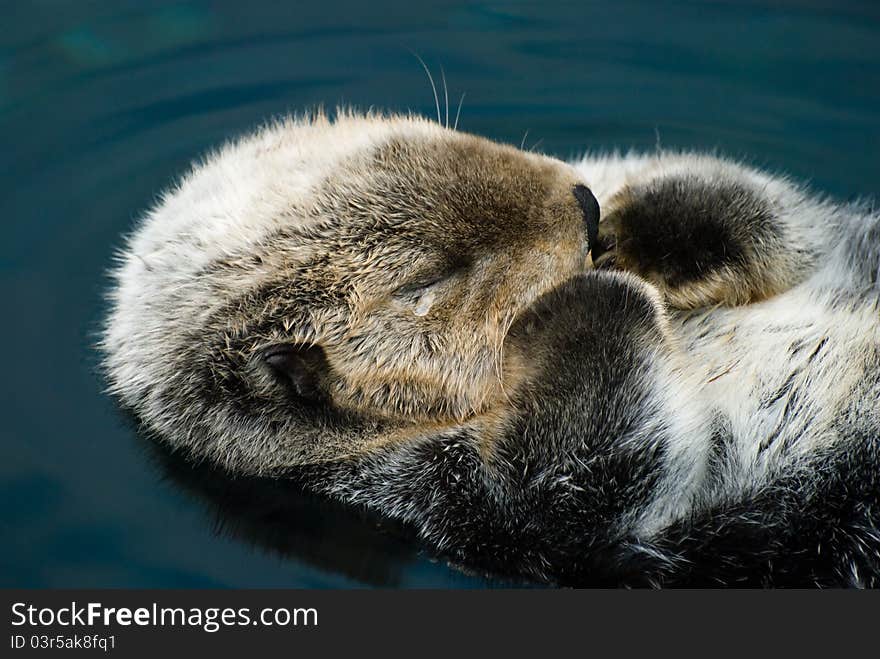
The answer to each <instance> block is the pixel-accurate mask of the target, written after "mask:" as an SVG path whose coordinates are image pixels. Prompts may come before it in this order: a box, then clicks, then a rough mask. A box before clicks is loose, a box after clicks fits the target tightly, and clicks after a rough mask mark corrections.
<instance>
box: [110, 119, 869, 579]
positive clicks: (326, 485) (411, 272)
mask: <svg viewBox="0 0 880 659" xmlns="http://www.w3.org/2000/svg"><path fill="white" fill-rule="evenodd" d="M878 270H880V215H878V214H877V213H875V212H873V211H871V210H870V209H868V208H865V207H858V206H852V205H849V206H845V205H838V204H834V203H831V202H829V201H824V200H821V199H818V198H816V197H814V196H812V195H810V194H809V193H808V192H807V191H805V190H804V189H802V188H801V187H799V186H797V185H795V184H793V183H791V182H789V181H787V180H785V179H783V178H780V177H775V176H771V175H768V174H766V173H763V172H760V171H756V170H753V169H751V168H749V167H746V166H743V165H741V164H737V163H734V162H731V161H727V160H724V159H721V158H717V157H711V156H706V155H697V154H678V153H668V152H659V153H657V154H652V155H644V156H641V155H626V156H602V157H586V158H584V159H583V160H581V161H576V162H571V163H564V162H561V161H558V160H555V159H553V158H550V157H546V156H543V155H537V154H532V153H524V152H522V151H520V150H517V149H515V148H512V147H510V146H505V145H501V144H497V143H493V142H491V141H489V140H486V139H483V138H480V137H476V136H472V135H467V134H464V133H461V132H458V131H455V130H449V129H448V128H444V127H443V126H441V125H439V124H437V123H433V122H430V121H428V120H425V119H422V118H419V117H415V116H385V115H378V114H374V115H361V114H356V113H340V115H339V116H338V117H336V118H335V119H334V120H331V119H328V118H327V117H325V116H323V115H320V114H318V115H315V116H309V117H303V118H298V119H287V120H283V121H279V122H276V123H274V124H271V125H269V126H267V127H265V128H263V129H261V130H259V131H258V132H256V133H254V134H252V135H249V136H246V137H244V138H242V139H239V140H237V141H235V142H233V143H230V144H227V145H226V146H224V147H223V148H222V149H220V150H219V151H218V152H216V153H214V154H211V155H210V156H208V157H207V158H206V159H205V160H204V161H203V162H201V163H199V164H197V165H195V166H194V168H193V169H192V171H191V172H190V173H189V174H187V175H186V176H185V177H184V178H183V179H182V180H181V181H180V182H179V184H178V185H177V186H176V187H175V188H174V189H172V190H170V191H169V192H168V193H166V194H165V195H164V197H163V198H162V199H161V201H160V202H159V203H158V205H157V206H156V207H155V208H153V209H152V210H151V211H150V212H149V213H148V214H147V215H146V217H145V218H144V219H143V221H142V222H141V223H140V225H139V226H138V227H137V228H136V229H135V231H134V232H133V234H132V235H131V237H130V238H129V239H128V241H127V244H126V246H125V248H124V249H123V251H122V252H121V255H120V260H119V265H118V267H117V268H116V270H115V272H114V285H113V288H112V290H111V293H110V302H111V309H110V312H109V316H108V319H107V322H106V327H105V331H104V335H103V339H102V344H101V348H102V350H103V353H104V364H105V367H106V374H107V379H108V381H109V389H110V391H111V392H112V393H113V394H114V395H115V396H117V397H118V398H119V400H120V401H121V403H122V404H123V405H124V406H126V407H128V408H130V409H131V410H132V411H133V412H134V413H135V414H136V415H137V416H138V417H139V418H140V419H141V421H142V423H143V426H144V428H145V429H146V430H147V431H148V432H150V433H151V434H153V435H155V436H156V437H157V438H158V440H159V441H161V442H164V443H167V444H168V445H170V446H173V447H175V448H176V449H179V450H181V451H183V452H184V453H185V454H186V455H188V456H190V458H191V459H192V460H194V461H205V460H207V461H210V462H211V463H213V464H216V465H219V466H221V467H223V468H224V469H226V470H228V471H229V472H230V473H231V474H245V475H259V476H271V477H275V478H279V479H283V478H289V479H296V480H297V481H299V482H302V483H304V484H305V485H306V487H308V488H310V489H311V490H312V491H314V492H317V493H320V494H323V495H325V496H327V497H330V498H333V499H335V500H338V501H341V502H345V503H347V504H351V505H357V506H365V507H367V508H369V509H372V510H375V511H377V512H379V513H381V514H382V515H385V516H387V517H389V518H393V519H395V520H399V521H401V522H403V523H405V524H406V525H408V526H410V527H411V528H413V529H414V530H415V532H416V533H417V534H418V535H419V536H420V537H421V538H422V540H423V541H424V542H425V543H426V544H427V545H428V546H429V547H430V548H431V549H432V550H433V551H434V552H436V553H437V554H439V555H442V556H444V557H445V558H447V559H448V560H450V561H451V562H453V563H455V564H458V565H462V566H465V567H467V568H468V569H470V570H476V571H482V572H485V573H489V574H495V575H503V576H511V577H516V578H522V579H528V580H534V581H539V582H544V583H550V584H558V585H575V586H582V585H625V586H673V585H690V586H694V585H820V586H822V585H824V586H829V585H853V586H874V585H877V583H878V580H880V529H878V525H880V455H878V449H880V405H878V400H880V284H878ZM291 523H295V520H291ZM339 541H340V542H345V539H344V538H340V539H339Z"/></svg>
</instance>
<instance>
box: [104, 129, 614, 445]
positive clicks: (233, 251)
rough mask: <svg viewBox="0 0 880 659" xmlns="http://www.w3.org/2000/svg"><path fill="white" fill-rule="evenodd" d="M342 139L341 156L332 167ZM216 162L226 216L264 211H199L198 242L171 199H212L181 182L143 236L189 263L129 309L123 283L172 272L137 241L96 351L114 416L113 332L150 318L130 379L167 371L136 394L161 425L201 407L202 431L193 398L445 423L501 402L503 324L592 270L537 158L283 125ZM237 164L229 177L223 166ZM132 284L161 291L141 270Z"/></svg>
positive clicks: (591, 218) (574, 193) (443, 138)
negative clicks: (170, 410) (176, 239)
mask: <svg viewBox="0 0 880 659" xmlns="http://www.w3.org/2000/svg"><path fill="white" fill-rule="evenodd" d="M354 135H356V138H352V136H354ZM349 139H350V141H351V142H352V143H353V144H354V146H352V147H351V148H350V149H342V150H340V148H339V146H338V145H339V144H340V143H341V142H342V143H344V142H345V141H346V140H349ZM304 145H307V146H304ZM322 145H324V146H323V147H322ZM333 149H336V151H337V152H338V153H330V154H329V155H328V153H327V152H328V151H332V150H333ZM231 150H232V151H231V155H230V153H229V152H227V153H221V154H220V155H219V156H217V157H216V159H215V160H214V161H212V162H209V163H207V164H206V165H205V167H204V169H206V170H212V169H213V170H218V171H224V172H225V173H226V178H225V179H224V181H223V182H222V185H224V186H226V187H225V188H224V194H227V195H229V194H233V195H234V197H235V199H236V203H239V204H240V205H241V204H242V202H241V201H240V199H241V198H243V197H245V198H250V199H251V201H250V202H249V203H251V204H252V205H253V206H254V207H259V205H260V204H263V205H265V204H266V203H268V202H267V201H266V200H267V199H268V200H270V202H271V203H273V204H274V206H273V207H272V209H271V210H266V209H265V208H262V207H260V208H262V210H261V211H260V213H259V214H258V213H257V212H256V211H249V210H248V207H247V206H241V208H242V209H243V210H242V211H241V212H239V213H238V214H237V215H235V216H234V217H228V215H229V211H228V207H229V205H230V202H227V203H226V204H225V206H224V208H225V209H227V210H225V211H224V212H225V215H224V217H222V218H221V219H218V218H217V215H218V213H220V212H221V210H223V209H221V208H220V207H219V206H218V207H217V208H216V209H211V210H208V209H206V210H205V211H203V215H204V222H205V223H210V222H214V223H215V224H216V225H217V226H216V227H215V228H212V229H207V228H205V227H200V226H199V225H198V222H195V224H194V220H193V219H192V217H191V215H192V213H193V209H192V208H189V207H187V208H186V212H187V213H188V215H187V217H186V218H184V219H179V218H178V219H177V220H174V219H173V218H168V217H167V216H168V215H169V214H170V213H169V211H170V210H171V209H173V207H174V201H175V197H180V196H182V195H186V194H190V195H191V196H193V193H192V192H190V191H189V188H192V187H196V188H201V189H203V194H201V195H195V196H196V197H197V199H198V200H199V201H201V200H203V199H204V198H205V196H206V195H207V196H208V198H210V192H208V191H210V190H211V185H210V184H209V182H205V181H201V180H200V179H199V176H202V172H200V170H196V172H195V174H194V175H193V176H192V177H191V179H190V180H188V181H184V183H183V184H182V185H181V188H180V190H179V191H177V192H176V193H175V194H174V195H172V196H171V197H169V199H168V200H166V201H165V202H164V203H165V207H164V208H160V209H158V211H154V213H153V215H152V217H151V218H148V220H147V223H146V224H145V226H144V227H142V229H141V231H140V233H141V234H149V233H150V230H151V224H155V223H157V222H159V221H160V220H161V221H165V222H166V224H168V225H169V226H170V225H171V223H172V222H173V221H177V222H178V224H181V223H183V224H185V225H186V226H188V227H193V228H191V229H189V230H188V232H187V233H186V236H187V238H186V239H185V240H188V241H189V247H190V248H191V249H194V250H195V252H194V253H195V257H193V256H190V257H189V261H194V262H195V263H192V264H190V265H189V266H188V267H189V268H190V270H189V272H188V273H186V274H183V273H179V274H177V275H175V276H170V275H169V274H168V273H167V272H166V273H164V274H163V275H162V276H163V277H165V278H166V279H168V283H159V284H158V285H155V286H153V287H152V288H150V289H149V290H148V291H145V292H141V294H140V295H139V296H138V297H139V299H137V300H135V299H131V297H132V295H131V294H129V293H126V291H125V286H126V284H127V280H128V279H130V278H131V277H129V276H127V275H128V274H129V273H126V272H125V269H126V268H129V269H140V270H143V264H147V266H151V262H152V267H153V269H154V270H157V269H158V268H160V267H161V266H162V265H164V266H170V267H179V266H177V265H175V264H174V262H173V259H172V257H171V256H169V255H167V254H165V253H164V252H165V251H167V250H166V248H165V247H163V244H161V241H162V240H164V241H165V243H167V241H168V239H167V237H166V238H163V237H162V235H160V233H159V232H156V231H155V230H154V231H153V233H154V234H155V235H154V236H153V237H151V238H150V237H148V236H139V235H138V234H136V235H135V238H134V240H133V242H132V245H131V248H130V254H129V255H128V257H129V258H128V259H127V262H126V263H125V264H124V266H123V271H122V273H121V275H120V276H119V279H120V287H119V290H118V291H117V292H116V293H115V301H116V309H115V310H114V314H115V315H116V317H117V318H114V317H113V316H111V319H110V325H109V329H108V333H107V339H108V340H107V341H105V347H106V348H107V351H108V352H109V353H110V356H109V359H108V362H109V365H110V373H111V379H114V386H115V387H116V388H117V389H118V390H121V392H122V394H123V399H124V400H125V387H128V386H130V385H129V384H127V383H121V378H120V377H118V375H119V373H117V377H116V378H114V368H113V367H114V362H118V363H120V365H121V364H122V361H123V360H122V359H117V354H118V353H119V352H120V350H119V347H118V346H117V347H114V346H113V345H112V341H113V340H116V341H125V342H130V341H132V340H137V337H134V338H132V337H123V336H122V333H121V332H114V324H116V325H118V324H119V322H118V321H119V318H118V317H119V316H120V315H124V314H126V313H139V314H141V315H142V316H143V317H146V314H147V313H149V314H152V315H153V316H156V315H158V316H162V315H163V314H164V315H165V318H166V321H167V322H165V323H162V322H160V321H158V320H157V319H156V318H155V317H153V318H149V319H148V321H149V324H150V325H151V327H150V328H142V329H139V328H135V325H136V323H130V324H129V325H130V326H131V328H132V330H133V331H135V332H136V333H137V332H140V333H142V334H143V339H144V342H145V343H147V344H149V343H152V345H153V346H155V347H158V348H161V350H162V351H164V352H165V354H164V355H154V356H152V357H151V358H147V357H146V356H145V357H144V359H142V360H140V361H141V362H142V363H143V364H144V365H145V367H147V368H154V369H155V368H157V367H156V366H155V364H156V363H157V360H158V361H160V362H161V361H164V362H165V363H164V366H162V367H160V368H162V370H163V372H164V373H165V377H164V378H160V377H159V376H158V375H150V376H148V377H145V376H143V375H142V374H138V376H137V379H138V380H140V381H146V380H149V379H152V380H153V381H152V382H148V383H147V384H149V385H150V386H151V387H154V388H156V387H158V388H160V389H162V390H163V391H164V393H163V395H162V396H161V398H160V399H157V402H158V400H161V401H162V402H161V405H162V406H163V407H165V408H167V407H168V406H169V404H170V405H171V406H174V405H178V406H182V405H184V404H185V403H184V402H183V401H177V400H176V399H178V398H184V397H186V398H189V399H195V398H201V401H200V403H199V405H197V406H193V405H190V406H189V408H188V409H189V410H194V409H199V410H203V411H201V412H193V415H197V414H202V415H204V414H208V413H209V412H210V414H212V415H213V414H215V413H214V412H211V411H210V405H211V404H213V403H210V402H209V403H207V404H206V403H205V398H206V394H205V392H204V391H203V392H201V393H200V392H199V390H198V389H197V388H198V387H201V388H202V389H207V390H210V391H211V392H212V393H211V395H210V399H211V401H214V402H216V403H217V404H218V405H219V404H220V401H235V405H236V406H237V409H247V410H255V411H253V412H252V414H254V415H257V414H260V413H262V411H265V410H269V411H271V414H269V412H267V416H271V417H273V418H276V419H277V418H279V417H280V416H283V414H284V411H285V409H291V410H299V409H331V410H336V411H339V412H344V413H351V414H355V415H357V416H360V417H366V418H375V419H383V420H395V421H402V422H406V423H409V422H413V423H422V424H424V423H425V422H426V421H430V422H437V423H438V424H443V423H447V422H448V423H454V422H458V421H461V420H463V419H466V418H468V417H470V416H472V415H475V414H479V413H481V412H484V411H486V410H488V409H490V408H491V407H492V406H493V404H494V403H495V402H498V401H501V400H503V399H504V396H505V388H506V387H509V386H511V385H512V384H515V381H516V377H517V375H516V371H517V368H516V363H515V360H513V361H512V360H510V359H508V360H506V367H505V369H503V370H502V363H503V360H502V347H503V344H504V339H505V336H506V334H507V331H508V329H509V327H510V326H511V324H512V323H513V321H514V319H515V318H516V317H517V316H518V315H519V314H520V312H521V311H522V310H524V309H525V308H526V307H527V306H528V305H529V304H531V303H532V302H533V301H534V300H535V299H537V298H538V297H539V296H540V295H541V294H542V293H544V292H546V291H547V290H548V289H550V288H552V287H554V286H556V285H558V284H559V283H560V282H562V281H563V280H565V279H568V278H569V277H571V276H572V275H574V274H577V273H578V272H581V271H583V270H584V269H585V268H586V267H588V263H589V260H588V252H589V249H590V240H589V238H590V237H592V236H595V234H596V231H597V227H598V220H599V217H598V215H599V210H598V205H597V204H596V202H595V199H594V198H593V197H592V195H591V194H590V193H589V191H588V190H587V189H586V188H585V187H584V186H583V185H580V184H579V182H578V180H577V177H576V175H575V173H574V172H573V171H572V170H571V169H570V168H569V167H568V166H567V165H565V164H563V163H561V162H558V161H555V160H552V159H550V158H546V157H543V156H538V155H534V154H526V153H522V152H520V151H518V150H516V149H513V148H510V147H506V146H502V145H498V144H495V143H492V142H490V141H488V140H485V139H482V138H477V137H473V136H469V135H466V134H461V133H457V132H453V131H450V130H446V129H443V128H441V127H440V126H438V125H436V124H433V123H430V122H427V121H423V120H419V119H411V118H389V119H378V118H362V117H343V118H341V119H339V120H337V121H336V122H334V123H332V124H331V123H329V122H327V121H326V120H324V119H320V118H319V119H317V120H315V121H313V122H308V123H305V124H303V123H294V124H292V125H291V124H285V125H282V126H280V127H275V128H274V129H270V131H268V134H266V133H264V134H262V135H259V136H256V137H253V138H250V141H248V140H246V141H245V142H243V143H242V144H239V145H236V146H234V147H231ZM233 156H234V157H235V158H236V159H237V160H238V161H244V162H236V163H235V166H234V168H233V167H232V166H231V165H230V164H229V163H228V162H224V159H227V160H230V159H231V158H232V157H233ZM245 156H247V158H250V159H252V160H253V162H252V163H248V162H247V161H246V158H245ZM267 160H268V161H269V163H270V165H271V163H272V162H278V163H281V164H279V165H277V167H276V169H277V171H274V172H273V171H270V172H269V173H268V174H266V175H265V176H263V177H262V179H261V180H262V181H263V182H262V183H261V184H260V185H261V186H262V187H261V188H258V187H257V186H256V185H250V184H249V187H248V189H247V190H246V191H239V192H237V193H235V192H234V190H233V191H230V190H228V189H227V188H229V187H232V188H233V189H234V188H235V185H236V182H235V181H234V180H232V179H231V178H230V177H229V175H228V174H229V172H230V171H232V170H233V169H244V168H246V167H247V166H248V165H249V164H252V165H253V167H254V168H255V169H263V170H265V169H266V168H267V167H268V166H269V165H267V164H266V161H267ZM311 170H314V171H311ZM303 172H305V173H306V176H305V179H306V180H305V182H303V181H300V180H299V179H297V183H296V187H295V190H294V189H291V188H285V187H284V185H285V182H284V180H283V178H282V177H284V176H290V177H292V178H295V177H300V178H303V176H304V175H303ZM220 184H221V183H219V182H218V185H220ZM245 192H246V193H247V194H245ZM249 213H250V215H252V216H253V217H248V214H249ZM258 216H259V218H260V219H259V221H257V220H256V219H254V218H256V217H258ZM170 230H173V229H166V232H167V231H170ZM192 236H196V237H192ZM231 237H234V241H233V242H231V243H230V244H224V246H223V249H216V248H215V247H214V246H215V242H216V241H220V242H224V241H225V242H229V241H231V240H232V238H231ZM235 241H237V242H235ZM143 245H150V246H152V248H153V249H154V252H153V253H149V250H148V249H140V248H141V247H142V246H143ZM212 249H214V252H215V255H211V256H205V255H204V253H205V252H206V251H210V250H212ZM139 251H140V252H143V253H138V252H139ZM190 254H193V252H192V251H191V252H190ZM160 256H161V258H160ZM140 274H141V276H146V277H150V276H158V275H151V274H150V269H149V268H148V269H147V271H146V272H141V273H140ZM132 275H133V273H132ZM140 286H141V287H142V288H143V283H141V284H140ZM136 309H137V311H136ZM157 333H158V334H162V335H163V336H162V337H161V340H159V341H157V340H156V334H157ZM130 349H131V350H141V351H142V348H141V347H139V346H132V347H131V348H130ZM114 352H115V353H117V354H114ZM187 373H188V374H189V375H186V374H187ZM196 373H201V374H203V375H204V377H196V375H194V374H196ZM205 379H208V380H210V382H207V383H206V382H205ZM175 381H176V382H177V383H178V384H177V388H176V389H174V387H175V385H174V384H173V382H175ZM135 401H137V398H135ZM127 402H128V401H127ZM130 404H131V403H130ZM132 406H133V407H135V409H136V410H137V408H138V404H137V402H135V404H134V405H132ZM141 406H142V405H141ZM273 415H274V416H273ZM216 423H217V424H219V423H220V421H217V422H216ZM165 425H168V424H167V423H165ZM227 425H228V422H227ZM251 425H252V426H253V424H251ZM257 425H259V424H257ZM263 426H264V427H263V431H264V432H265V431H266V428H265V424H263Z"/></svg>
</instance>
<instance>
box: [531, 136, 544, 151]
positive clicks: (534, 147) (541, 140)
mask: <svg viewBox="0 0 880 659" xmlns="http://www.w3.org/2000/svg"><path fill="white" fill-rule="evenodd" d="M543 141H544V138H543V137H542V138H541V139H540V140H538V141H537V142H535V143H534V144H532V148H531V149H529V151H534V150H535V149H537V148H538V146H540V144H541V142H543Z"/></svg>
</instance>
